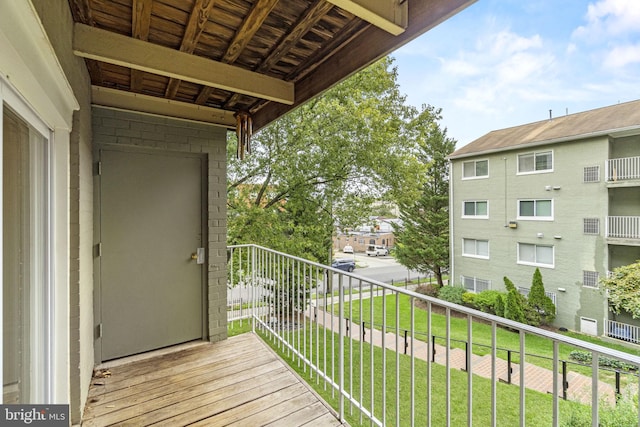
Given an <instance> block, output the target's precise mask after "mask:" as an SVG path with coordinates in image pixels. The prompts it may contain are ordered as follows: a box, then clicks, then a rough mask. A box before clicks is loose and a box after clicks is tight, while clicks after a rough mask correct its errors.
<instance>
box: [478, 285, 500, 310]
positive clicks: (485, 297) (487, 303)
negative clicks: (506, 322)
mask: <svg viewBox="0 0 640 427" xmlns="http://www.w3.org/2000/svg"><path fill="white" fill-rule="evenodd" d="M502 294H503V292H500V291H494V290H490V289H488V290H486V291H482V292H480V293H479V294H477V295H476V298H475V301H474V303H475V306H476V308H477V309H478V310H480V311H484V312H485V313H490V314H498V311H497V309H496V305H497V304H498V300H500V299H501V297H502ZM502 313H503V314H504V307H503V309H502ZM498 315H499V316H501V315H502V314H498Z"/></svg>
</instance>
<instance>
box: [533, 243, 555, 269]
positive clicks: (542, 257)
mask: <svg viewBox="0 0 640 427" xmlns="http://www.w3.org/2000/svg"><path fill="white" fill-rule="evenodd" d="M536 258H537V262H538V264H547V265H553V247H552V246H537V247H536Z"/></svg>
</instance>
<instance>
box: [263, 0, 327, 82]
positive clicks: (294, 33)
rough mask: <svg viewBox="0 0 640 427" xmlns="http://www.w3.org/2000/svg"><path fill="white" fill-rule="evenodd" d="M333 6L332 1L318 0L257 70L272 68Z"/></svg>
mask: <svg viewBox="0 0 640 427" xmlns="http://www.w3.org/2000/svg"><path fill="white" fill-rule="evenodd" d="M331 8H333V5H332V4H331V3H327V2H326V1H325V0H316V1H315V2H314V4H313V5H312V6H311V7H309V9H307V11H306V12H305V13H304V14H303V15H302V16H301V17H300V19H299V20H298V22H297V23H296V24H295V25H294V26H293V29H292V30H291V31H290V32H289V34H287V35H286V37H285V38H284V40H282V41H281V42H279V43H278V46H277V47H276V48H275V49H274V50H273V52H271V54H270V55H269V56H268V57H267V58H266V59H265V60H264V61H263V62H262V64H260V66H259V67H258V68H257V70H256V71H258V72H263V71H268V70H270V69H271V67H273V66H274V65H275V64H276V63H277V62H278V61H279V60H280V58H282V57H283V56H284V55H286V54H287V53H288V52H289V51H290V50H291V49H292V48H293V47H294V46H295V44H296V43H297V42H298V41H299V40H300V39H301V38H302V37H304V35H305V34H307V33H308V32H309V30H310V29H311V28H313V26H314V25H315V24H316V23H317V22H318V21H319V20H320V19H322V17H323V16H324V15H326V14H327V13H328V12H329V11H330V10H331Z"/></svg>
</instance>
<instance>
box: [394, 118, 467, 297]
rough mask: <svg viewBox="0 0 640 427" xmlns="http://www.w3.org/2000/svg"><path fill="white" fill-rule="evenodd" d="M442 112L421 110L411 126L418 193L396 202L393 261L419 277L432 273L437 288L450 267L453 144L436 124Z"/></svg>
mask: <svg viewBox="0 0 640 427" xmlns="http://www.w3.org/2000/svg"><path fill="white" fill-rule="evenodd" d="M441 118H442V116H441V110H439V109H435V108H433V107H431V106H423V109H422V111H421V113H420V114H419V115H418V116H417V117H416V118H415V119H413V120H412V121H411V123H410V127H409V129H410V132H409V134H410V137H411V138H413V139H414V140H415V141H416V142H417V144H418V147H417V148H418V150H417V151H416V153H415V158H416V159H417V161H418V163H419V164H421V165H422V167H421V168H419V169H417V170H416V174H421V178H422V183H421V185H420V187H419V188H420V192H419V193H418V194H417V196H414V191H412V188H410V187H407V191H405V192H403V194H402V196H401V197H399V199H398V206H399V208H400V219H401V220H402V223H401V224H399V225H397V226H395V233H396V235H395V238H396V251H395V257H396V259H397V260H398V262H400V263H401V264H402V265H404V266H406V267H407V268H409V269H411V270H415V271H419V272H421V273H425V274H428V273H430V272H433V274H434V275H435V277H436V279H437V281H438V285H440V286H442V285H443V284H444V283H443V280H442V276H443V273H444V272H445V271H447V270H448V267H449V162H448V160H447V155H449V154H451V153H452V152H453V150H454V148H455V145H456V141H455V140H454V139H451V138H448V137H447V130H446V129H441V128H440V126H439V125H438V121H439V120H440V119H441Z"/></svg>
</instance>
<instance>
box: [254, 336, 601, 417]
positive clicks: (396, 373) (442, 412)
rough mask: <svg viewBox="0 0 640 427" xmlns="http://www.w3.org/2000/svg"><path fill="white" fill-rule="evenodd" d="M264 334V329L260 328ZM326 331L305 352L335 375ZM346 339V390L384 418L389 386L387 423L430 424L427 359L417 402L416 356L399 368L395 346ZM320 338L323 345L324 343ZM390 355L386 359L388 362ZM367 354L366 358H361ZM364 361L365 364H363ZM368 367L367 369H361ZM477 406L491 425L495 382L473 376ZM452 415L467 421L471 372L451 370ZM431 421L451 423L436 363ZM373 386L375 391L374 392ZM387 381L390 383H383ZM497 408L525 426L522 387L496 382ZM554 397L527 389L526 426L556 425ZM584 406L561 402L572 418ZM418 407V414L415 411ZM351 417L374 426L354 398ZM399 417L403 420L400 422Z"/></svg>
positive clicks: (313, 380) (329, 392)
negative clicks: (317, 356) (384, 349)
mask: <svg viewBox="0 0 640 427" xmlns="http://www.w3.org/2000/svg"><path fill="white" fill-rule="evenodd" d="M259 333H260V332H259ZM302 333H303V332H301V331H300V332H298V333H292V334H291V335H290V336H289V342H297V339H298V334H302ZM325 333H326V337H327V338H326V346H323V345H318V346H317V347H316V344H315V343H316V342H318V341H317V337H316V336H313V337H312V339H313V343H314V346H313V348H312V347H311V346H310V345H309V344H307V347H306V349H305V350H301V351H303V352H304V354H306V355H307V357H308V358H309V359H311V360H314V361H315V360H316V359H315V358H316V355H317V354H319V355H320V357H321V360H322V356H323V355H325V354H326V357H327V359H326V362H325V363H322V362H320V368H321V369H322V370H323V371H324V372H325V373H326V374H327V375H329V376H333V377H335V376H334V375H337V374H338V366H339V363H340V361H339V359H338V344H339V342H338V340H339V338H338V336H337V334H332V333H331V332H329V331H325V330H322V329H319V336H320V338H322V337H323V336H324V334H325ZM260 334H261V335H262V336H263V338H264V340H265V341H266V342H268V343H269V344H270V345H271V346H272V348H273V349H274V350H275V351H276V352H277V353H278V354H279V355H280V356H281V357H282V358H283V359H285V360H286V361H287V362H288V363H289V364H290V366H291V367H292V368H293V369H294V370H295V371H296V372H297V373H298V374H299V375H300V376H302V377H303V378H304V379H305V380H306V381H307V382H308V383H309V384H310V385H311V386H313V388H314V389H315V390H316V391H317V392H318V393H319V394H320V395H321V396H322V397H323V399H325V400H326V401H327V402H328V403H329V404H331V405H332V406H333V407H334V408H335V409H336V410H337V408H339V400H338V392H336V391H334V390H333V389H332V388H331V386H330V385H329V384H327V383H325V382H324V380H323V379H322V378H321V377H319V376H317V375H315V374H314V373H312V372H311V370H310V369H309V368H308V367H305V365H304V364H303V363H302V362H301V361H300V359H298V358H296V357H295V356H294V355H293V354H292V353H291V352H289V351H288V350H287V349H285V348H284V347H282V346H280V345H278V344H277V342H274V341H272V340H271V339H270V338H269V336H267V335H264V334H262V333H260ZM306 334H307V340H306V341H305V342H307V343H309V342H310V338H311V335H312V334H313V335H315V330H313V331H311V330H307V331H306ZM343 339H344V348H345V360H346V361H348V360H349V358H350V357H351V358H352V359H353V364H352V365H350V364H349V363H346V364H345V373H344V378H345V390H346V391H347V392H350V393H352V395H353V396H355V397H356V398H357V399H358V400H359V399H360V395H362V396H363V398H362V400H361V401H362V402H364V405H365V406H366V407H367V408H371V406H373V408H374V413H375V414H376V417H377V418H378V419H382V417H383V414H382V409H383V400H382V399H383V396H382V392H381V390H382V389H383V388H384V389H385V390H386V396H387V400H386V402H385V403H384V409H385V413H386V416H385V418H386V419H385V421H386V423H385V425H389V426H394V425H401V426H404V425H410V422H411V418H412V416H413V417H414V419H415V422H416V424H418V425H425V424H426V420H427V417H428V405H427V402H428V400H429V396H428V394H427V393H428V388H427V386H426V385H427V363H426V362H424V361H422V360H415V361H414V366H413V378H414V397H413V398H414V401H413V402H412V400H411V372H412V366H411V359H410V358H409V357H408V356H404V355H399V357H398V364H399V369H396V353H395V352H392V351H390V350H386V351H384V352H383V350H382V349H381V348H378V347H373V348H371V347H370V346H369V345H368V344H364V345H362V347H361V345H360V342H359V341H351V340H349V339H348V338H346V337H345V338H343ZM322 342H323V340H322V339H320V341H319V343H320V344H322ZM383 357H386V360H383ZM361 358H362V359H361ZM360 360H362V364H361V363H360ZM383 363H385V364H386V375H385V371H384V370H383V369H381V368H382V365H383ZM349 366H353V370H352V371H350V370H349ZM360 366H362V372H360V368H359V367H360ZM396 378H398V379H399V386H400V387H399V405H397V404H396V401H395V394H396V387H397V386H396V380H395V379H396ZM472 378H473V383H472V384H473V385H472V387H473V405H472V422H473V425H491V419H492V414H491V394H492V388H491V381H490V380H489V379H485V378H482V377H478V376H476V375H473V377H472ZM450 381H451V383H450V391H451V393H450V400H449V402H450V405H451V406H450V408H449V413H450V417H451V418H450V419H451V425H466V424H467V417H468V410H467V400H466V399H467V390H468V375H467V373H465V372H462V371H457V370H451V371H450ZM431 383H432V387H431V393H430V394H431V396H430V398H431V406H430V408H431V413H430V416H431V422H432V425H445V424H446V416H447V409H446V402H447V394H446V388H445V384H446V369H445V367H444V366H441V365H437V364H432V365H431ZM372 384H373V390H375V392H374V393H372V391H371V390H372ZM383 384H384V387H383ZM496 396H497V399H496V409H497V415H496V419H497V425H499V426H512V425H519V416H520V414H519V408H520V400H519V388H517V387H515V386H512V385H507V384H502V383H497V384H496ZM552 404H553V402H552V397H551V396H550V395H546V394H542V393H538V392H535V391H532V390H526V393H525V423H526V425H535V426H542V425H551V424H552ZM584 408H587V409H588V407H584V405H580V404H577V403H575V402H567V401H561V402H560V414H561V416H562V417H564V418H565V419H568V418H569V417H570V416H571V414H573V413H576V412H584V410H585V409H584ZM412 410H413V413H412ZM345 418H346V419H347V421H348V422H349V424H350V425H352V426H356V425H365V424H366V425H368V424H369V423H368V422H367V420H366V418H363V419H361V418H360V415H359V411H358V410H357V408H350V406H349V402H348V401H345ZM398 420H399V422H398Z"/></svg>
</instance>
